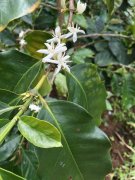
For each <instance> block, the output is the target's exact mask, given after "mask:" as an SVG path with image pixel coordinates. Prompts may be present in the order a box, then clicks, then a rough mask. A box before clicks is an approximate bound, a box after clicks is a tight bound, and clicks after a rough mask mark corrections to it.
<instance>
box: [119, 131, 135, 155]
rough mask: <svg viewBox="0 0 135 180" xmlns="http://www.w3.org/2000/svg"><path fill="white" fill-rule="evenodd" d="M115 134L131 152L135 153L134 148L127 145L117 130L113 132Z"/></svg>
mask: <svg viewBox="0 0 135 180" xmlns="http://www.w3.org/2000/svg"><path fill="white" fill-rule="evenodd" d="M115 134H116V136H117V137H118V139H119V140H120V141H121V142H122V143H123V145H124V146H125V147H126V148H127V149H129V150H130V151H131V152H133V153H135V150H134V149H133V148H132V147H131V146H129V145H128V144H127V143H126V142H125V141H124V139H123V138H121V136H120V135H119V134H118V133H117V132H115Z"/></svg>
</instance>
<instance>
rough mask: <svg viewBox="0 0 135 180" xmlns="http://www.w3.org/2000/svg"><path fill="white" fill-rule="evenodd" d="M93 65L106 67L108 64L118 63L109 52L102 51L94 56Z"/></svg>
mask: <svg viewBox="0 0 135 180" xmlns="http://www.w3.org/2000/svg"><path fill="white" fill-rule="evenodd" d="M95 63H96V64H97V65H99V66H107V65H110V64H118V61H117V59H116V58H114V56H113V54H112V53H111V52H110V51H109V50H104V51H101V52H100V53H98V54H96V57H95Z"/></svg>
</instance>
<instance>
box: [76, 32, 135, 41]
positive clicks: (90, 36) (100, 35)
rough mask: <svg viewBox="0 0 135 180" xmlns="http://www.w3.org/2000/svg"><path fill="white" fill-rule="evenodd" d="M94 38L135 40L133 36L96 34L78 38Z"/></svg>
mask: <svg viewBox="0 0 135 180" xmlns="http://www.w3.org/2000/svg"><path fill="white" fill-rule="evenodd" d="M92 37H119V38H126V39H132V40H135V38H133V37H131V36H126V35H123V34H109V33H108V34H107V33H106V34H99V33H94V34H86V35H81V36H78V38H92Z"/></svg>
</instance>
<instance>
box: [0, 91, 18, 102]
mask: <svg viewBox="0 0 135 180" xmlns="http://www.w3.org/2000/svg"><path fill="white" fill-rule="evenodd" d="M17 97H18V95H17V94H16V93H14V92H12V91H8V90H6V89H1V88H0V101H2V102H4V103H10V102H11V101H13V100H14V99H16V98H17Z"/></svg>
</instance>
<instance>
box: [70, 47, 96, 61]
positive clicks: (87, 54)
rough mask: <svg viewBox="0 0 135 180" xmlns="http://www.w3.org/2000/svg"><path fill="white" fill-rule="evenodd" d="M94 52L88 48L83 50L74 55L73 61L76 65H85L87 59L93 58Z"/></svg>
mask: <svg viewBox="0 0 135 180" xmlns="http://www.w3.org/2000/svg"><path fill="white" fill-rule="evenodd" d="M93 56H94V52H93V51H92V50H90V49H88V48H83V49H79V50H77V51H75V52H74V53H73V55H72V61H73V62H74V63H77V64H80V63H84V62H85V59H86V58H92V57H93Z"/></svg>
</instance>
